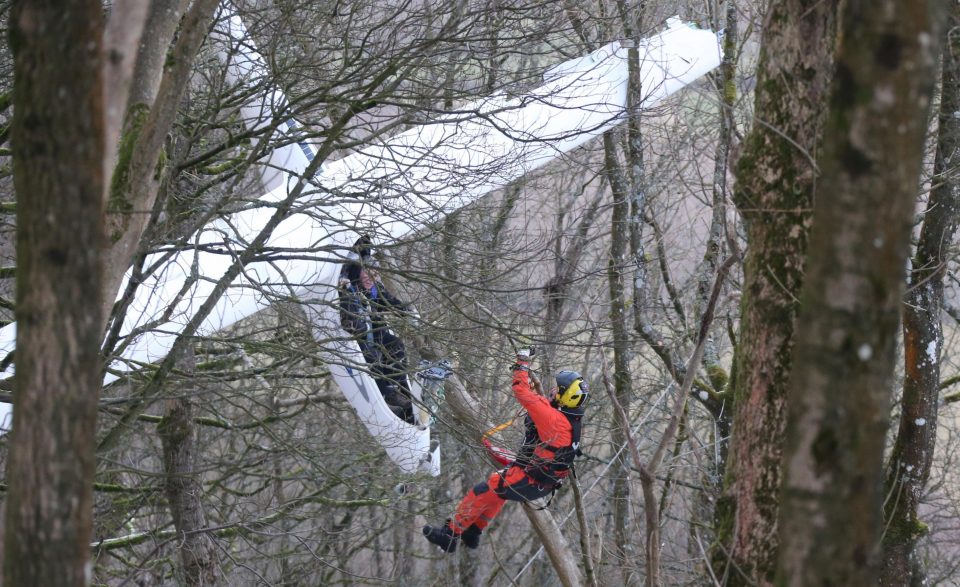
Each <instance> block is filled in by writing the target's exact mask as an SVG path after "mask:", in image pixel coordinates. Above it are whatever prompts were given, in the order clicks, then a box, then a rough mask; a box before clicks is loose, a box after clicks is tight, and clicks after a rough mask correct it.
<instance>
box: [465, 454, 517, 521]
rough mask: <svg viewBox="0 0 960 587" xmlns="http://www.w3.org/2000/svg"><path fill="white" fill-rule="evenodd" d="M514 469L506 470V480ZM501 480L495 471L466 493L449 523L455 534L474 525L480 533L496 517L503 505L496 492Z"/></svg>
mask: <svg viewBox="0 0 960 587" xmlns="http://www.w3.org/2000/svg"><path fill="white" fill-rule="evenodd" d="M514 469H516V467H511V468H510V469H507V472H506V474H505V475H506V479H509V478H510V477H511V475H514V473H513V470H514ZM521 473H522V471H521ZM501 479H503V478H502V477H501V473H500V471H495V472H494V473H492V474H491V475H490V476H489V477H488V478H487V480H486V481H482V482H480V483H477V484H476V485H474V486H473V489H471V490H470V491H468V492H467V495H465V496H464V498H463V499H462V500H460V505H458V506H457V512H456V514H454V517H453V520H452V521H451V522H450V527H451V528H452V529H453V531H454V532H455V533H456V534H460V533H462V532H463V531H464V530H466V529H467V528H469V527H470V526H472V525H476V526H477V528H478V529H479V530H481V531H482V530H483V529H484V528H486V527H487V525H489V524H490V522H492V521H493V519H494V518H495V517H497V514H499V513H500V510H501V509H502V508H503V504H504V499H503V498H502V497H501V496H500V495H498V492H497V487H499V486H500V485H501ZM506 479H504V481H503V482H504V483H506V482H508V481H507V480H506Z"/></svg>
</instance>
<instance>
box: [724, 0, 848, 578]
mask: <svg viewBox="0 0 960 587" xmlns="http://www.w3.org/2000/svg"><path fill="white" fill-rule="evenodd" d="M836 10H837V9H836V3H833V2H821V1H820V0H787V1H785V2H774V3H771V4H770V6H769V8H768V11H769V12H768V14H767V16H766V23H765V26H764V31H763V35H764V38H763V45H762V49H761V54H760V61H759V63H758V66H757V88H756V97H755V120H754V124H753V129H752V130H751V132H750V134H749V135H748V136H747V138H746V139H745V142H744V145H743V150H742V152H741V154H740V158H739V161H738V163H737V168H736V176H737V184H736V187H735V189H734V193H733V200H734V203H735V204H736V206H737V210H738V211H739V213H740V216H741V218H742V219H743V222H744V224H745V226H746V231H747V250H746V253H745V257H744V268H743V272H744V275H743V298H742V301H741V321H740V338H739V342H738V345H737V348H736V356H735V359H734V361H735V364H734V368H733V377H734V378H733V381H732V385H733V389H732V391H733V397H732V401H733V402H734V405H733V414H734V416H733V432H732V434H733V435H732V438H731V441H730V447H729V462H728V464H727V470H726V475H725V480H724V492H723V496H722V498H721V500H720V502H719V504H718V507H717V526H718V528H717V532H718V536H719V538H720V542H719V543H718V547H717V548H716V549H715V551H714V557H713V558H714V563H715V567H716V568H715V571H716V572H717V574H718V575H722V576H724V577H726V581H727V583H728V584H730V585H755V584H756V585H769V584H771V582H772V580H773V577H774V573H775V568H776V556H777V555H776V553H777V511H778V503H779V500H778V493H779V490H780V463H781V455H782V444H783V422H784V413H785V405H786V394H787V382H788V378H789V376H790V371H791V358H790V353H791V349H792V347H793V338H794V327H795V321H796V313H797V309H798V308H797V296H798V292H799V291H800V287H801V284H802V282H803V275H804V258H805V255H806V250H807V241H808V232H809V227H810V211H811V206H812V202H813V191H814V186H815V179H816V168H815V166H814V164H813V159H814V157H815V156H816V153H817V151H818V145H819V143H820V137H821V126H822V121H823V104H824V102H825V100H826V98H827V88H828V87H829V80H830V71H831V67H832V59H833V47H834V45H835V40H836ZM728 410H729V407H728Z"/></svg>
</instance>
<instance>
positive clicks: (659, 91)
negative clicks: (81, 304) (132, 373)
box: [0, 16, 720, 475]
mask: <svg viewBox="0 0 960 587" xmlns="http://www.w3.org/2000/svg"><path fill="white" fill-rule="evenodd" d="M225 22H226V26H225V27H223V28H221V29H220V31H219V34H220V35H222V36H223V37H224V41H225V42H224V46H225V47H234V48H235V49H236V48H239V49H237V51H236V52H234V53H227V52H225V53H224V59H225V61H226V62H227V66H228V75H229V77H230V78H231V79H233V80H244V81H245V82H250V81H251V80H255V79H266V72H265V71H264V66H263V63H264V61H263V59H262V57H261V56H260V55H259V54H258V53H257V52H256V51H255V49H253V48H252V47H251V45H250V43H249V40H247V39H246V34H245V30H244V28H243V24H242V22H240V20H239V18H238V17H236V16H233V17H232V18H230V19H228V20H226V21H225ZM239 39H244V42H243V43H237V42H236V41H237V40H239ZM231 41H233V42H231ZM719 51H720V49H719V43H718V39H717V35H716V34H715V33H713V32H710V31H706V30H701V29H697V28H695V27H693V26H690V25H688V24H684V23H682V22H680V21H678V20H675V19H671V20H670V21H669V22H668V26H667V27H666V29H665V30H664V31H663V32H661V33H660V34H658V35H655V36H653V37H651V38H649V39H646V40H645V41H644V42H643V43H641V44H640V46H639V54H640V68H641V75H642V76H643V78H642V79H643V80H644V83H643V87H644V89H645V98H644V101H643V104H642V106H643V107H650V106H653V105H655V104H656V103H658V102H659V101H661V100H662V99H663V98H665V97H667V96H669V95H671V94H673V93H674V92H676V91H677V90H679V89H681V88H683V87H685V86H686V85H688V84H690V83H691V82H693V81H695V80H696V79H698V78H699V77H700V76H702V75H703V74H705V73H707V72H708V71H710V70H712V69H713V68H715V67H716V66H717V65H719V61H720V53H719ZM545 78H546V81H545V83H544V85H542V86H541V87H539V88H537V89H535V90H533V91H532V92H529V93H528V94H525V95H521V96H492V97H489V98H485V99H482V100H478V101H476V102H474V103H472V104H469V105H467V106H465V107H463V108H461V109H460V110H459V111H458V112H456V113H452V114H449V115H446V116H445V117H443V118H441V119H438V120H437V121H435V122H434V123H431V124H426V125H423V126H419V127H416V128H413V129H410V130H408V131H406V132H403V133H400V134H398V135H395V136H393V137H389V138H387V139H384V140H383V141H382V142H381V143H380V144H376V145H373V146H370V147H367V148H365V149H363V150H362V151H360V152H358V153H355V154H353V155H350V156H347V157H344V158H343V159H340V160H337V161H334V162H331V163H328V164H326V165H325V166H324V167H322V168H321V170H320V172H319V174H318V175H316V176H315V177H314V178H312V179H311V183H312V184H313V186H314V187H315V188H316V189H311V190H308V192H307V193H306V195H304V197H303V198H301V200H300V201H299V202H298V206H299V208H298V212H297V213H293V214H291V215H290V216H289V217H287V218H286V219H284V220H283V221H282V222H281V223H280V224H279V225H278V226H277V227H276V228H275V230H273V232H272V233H271V235H270V238H269V239H268V241H267V244H266V246H265V247H264V251H263V253H264V254H263V255H262V256H261V258H258V259H257V260H255V261H253V262H250V263H247V264H245V265H244V267H243V268H242V271H241V273H240V275H239V276H238V277H237V278H236V279H234V280H233V281H232V282H231V284H230V287H229V288H228V289H227V291H226V292H225V293H224V294H223V295H222V296H221V297H220V298H219V299H218V300H217V301H216V305H215V306H214V309H213V311H212V312H210V313H209V315H208V316H207V317H206V318H205V319H204V320H203V321H202V324H201V325H200V327H199V328H198V331H197V333H198V334H200V335H204V334H212V333H214V332H217V331H219V330H222V329H224V328H227V327H229V326H230V325H232V324H234V323H236V322H237V321H239V320H241V319H243V318H245V317H248V316H251V315H253V314H254V313H256V312H258V311H259V310H261V309H263V308H265V307H266V306H268V305H270V304H271V303H273V302H274V301H276V300H278V299H284V300H289V299H295V300H298V301H300V302H301V303H303V304H304V307H305V309H306V312H307V315H308V317H309V318H310V319H311V320H312V321H313V331H314V335H315V338H316V339H317V341H318V342H319V343H320V346H321V348H322V351H321V352H322V353H323V354H324V357H325V359H326V360H327V361H328V364H329V366H330V369H331V372H332V373H333V375H334V377H335V379H336V381H337V384H338V385H339V386H340V389H341V390H342V391H343V393H344V395H345V396H346V397H347V399H348V400H349V401H350V403H351V405H352V406H353V407H354V408H355V409H356V411H357V414H358V416H359V417H360V419H361V421H363V423H364V424H365V425H366V427H367V429H368V430H369V431H370V433H371V434H373V435H374V436H375V437H376V438H377V439H378V441H379V442H380V443H381V444H382V445H383V446H384V448H385V450H386V451H387V453H388V455H389V456H390V458H391V459H392V460H393V461H394V462H395V463H397V465H398V466H400V468H401V469H402V470H403V471H406V472H415V471H426V472H429V473H431V474H434V475H436V474H438V473H439V449H436V450H434V451H431V450H430V431H429V428H427V427H418V426H413V425H410V424H406V423H404V422H403V421H401V420H400V419H398V418H397V417H396V416H394V414H393V413H392V412H391V411H390V410H389V408H388V407H387V405H386V403H385V402H384V401H383V398H382V397H381V396H380V394H379V393H378V392H377V387H376V385H375V384H374V382H373V380H372V378H371V377H370V376H369V375H367V374H366V373H364V372H363V370H362V368H358V367H361V366H362V365H363V359H362V356H361V354H360V351H359V349H358V348H357V345H356V343H354V342H353V341H352V340H351V339H350V338H349V336H348V335H347V334H346V333H345V332H343V331H342V330H341V328H340V326H339V320H338V319H337V316H336V309H335V300H336V293H335V288H336V283H337V279H338V276H339V272H340V267H341V265H340V263H341V261H342V260H343V258H344V257H345V255H346V251H347V250H348V249H349V247H350V246H351V245H352V244H353V242H354V241H355V239H356V238H357V234H358V232H366V231H368V230H370V229H371V228H374V227H376V228H375V232H376V234H377V235H378V236H382V237H392V238H400V237H402V236H404V235H406V234H408V233H410V232H411V231H414V230H417V229H419V228H421V227H423V226H424V225H425V224H427V223H430V222H433V221H435V220H437V219H438V218H440V217H442V216H443V215H445V214H448V213H449V212H451V211H453V210H455V209H457V208H459V207H461V206H463V205H465V204H467V203H469V202H472V201H474V200H476V199H477V198H479V197H480V196H483V195H484V194H486V193H489V192H490V191H492V190H495V189H499V188H502V187H504V186H506V185H508V184H509V183H510V182H512V181H514V180H515V179H517V178H519V177H521V176H523V175H524V174H526V173H529V172H531V171H533V170H535V169H538V168H540V167H542V166H543V165H545V164H547V163H549V162H550V161H552V160H554V159H556V158H557V157H559V156H560V155H562V154H563V153H566V152H568V151H570V150H571V149H574V148H576V147H578V146H580V145H582V144H583V143H584V142H586V141H588V140H590V139H591V138H594V137H596V136H598V135H600V134H601V133H603V132H604V131H606V130H608V129H610V128H612V127H614V126H616V125H617V124H619V123H620V122H622V120H623V119H624V116H625V108H626V85H627V50H626V49H624V48H623V47H621V46H620V45H619V43H611V44H609V45H606V46H604V47H602V48H601V49H599V50H597V51H595V52H593V53H591V54H589V55H586V56H584V57H581V58H578V59H575V60H573V61H569V62H566V63H563V64H560V65H558V66H556V67H554V68H552V69H550V70H548V71H547V74H546V76H545ZM285 103H286V101H285V98H284V96H283V95H282V93H280V92H279V91H277V90H271V91H269V92H266V93H265V94H264V96H263V97H262V98H261V99H260V100H257V101H255V102H253V103H251V104H248V105H246V106H244V107H243V110H242V114H243V116H244V119H245V120H247V121H248V126H249V128H262V127H264V126H266V125H268V124H270V122H271V121H275V120H276V119H277V117H278V116H283V114H282V112H283V106H284V105H285ZM276 132H281V133H295V132H296V127H295V124H294V123H293V122H290V123H284V124H282V125H280V128H279V129H278V131H276ZM290 136H291V137H293V138H295V134H290ZM312 155H313V151H312V149H311V148H310V147H309V145H306V144H304V143H298V142H296V141H293V142H291V143H290V144H289V145H287V146H285V147H281V148H278V149H276V150H275V151H273V152H272V154H271V155H270V156H269V157H268V158H267V160H266V161H265V162H264V168H265V170H266V171H265V172H264V173H265V176H266V179H265V185H272V186H275V189H273V190H272V191H270V192H269V193H267V194H266V195H265V196H264V197H263V198H261V200H260V204H261V205H260V206H252V207H250V208H248V209H246V210H243V211H241V212H237V213H234V214H231V215H229V216H228V217H226V218H224V219H221V220H217V221H215V222H213V223H211V224H210V225H208V226H206V227H204V228H203V229H202V230H200V231H199V232H198V233H197V234H196V235H194V237H193V238H192V239H191V241H190V246H189V247H187V248H185V250H182V251H179V252H176V253H173V254H172V255H170V256H169V257H168V258H166V257H162V256H161V255H162V253H158V254H155V255H152V256H151V257H150V258H149V259H148V261H147V263H146V266H150V265H151V264H152V263H153V262H154V261H159V260H162V261H161V263H160V269H159V270H157V271H154V272H153V273H151V274H150V275H149V276H148V277H147V279H146V280H145V282H144V283H143V284H142V285H141V286H140V287H139V289H138V293H137V295H136V297H135V300H134V302H133V304H132V306H131V308H130V310H129V311H128V313H127V316H126V319H125V322H124V325H123V330H122V332H123V334H124V336H125V340H124V343H123V344H124V346H123V348H122V353H121V356H120V357H119V358H118V359H117V360H115V361H114V362H113V364H112V365H111V367H112V368H113V369H115V370H117V371H120V372H123V371H126V370H129V369H132V368H135V367H136V365H137V364H139V363H154V362H157V361H160V360H162V359H163V358H164V357H166V355H167V353H168V352H169V350H170V348H171V347H172V345H173V343H174V341H175V340H176V339H177V337H178V336H179V335H180V333H182V332H183V331H184V329H185V328H186V326H187V324H188V322H189V321H190V320H191V318H192V317H193V316H194V315H195V312H196V310H197V308H199V306H201V305H202V304H203V303H204V302H206V301H207V300H208V299H209V297H210V296H211V294H212V293H213V290H214V287H215V284H216V282H217V281H218V280H219V279H220V278H221V276H223V275H224V274H225V273H226V272H227V271H228V269H229V268H230V266H231V265H232V264H233V263H234V261H235V260H236V258H237V256H238V255H239V254H240V252H241V251H243V250H245V249H246V248H247V244H248V243H250V242H251V241H252V240H253V239H254V238H255V237H256V236H257V235H258V234H259V233H260V231H261V230H262V229H263V227H264V226H266V225H267V223H268V221H269V220H270V218H271V217H272V215H273V214H274V212H275V206H274V204H276V203H277V202H279V201H281V200H283V199H284V198H286V197H287V195H288V194H289V193H290V189H292V187H293V186H294V185H295V184H296V182H297V181H298V180H299V178H300V177H301V176H302V175H303V173H304V170H306V168H307V166H308V164H309V161H310V159H311V158H312ZM357 195H359V196H360V197H354V196H357ZM371 196H373V197H371ZM291 251H296V254H295V255H285V254H281V253H290V252H291ZM337 251H340V252H339V253H337ZM15 328H16V327H15V324H11V325H9V326H7V327H4V328H3V329H0V356H2V353H3V352H9V351H12V350H13V348H14V345H15ZM9 374H10V373H9V370H8V373H6V375H9ZM114 378H115V376H112V375H108V376H107V378H106V382H109V381H111V380H113V379H114ZM3 407H4V405H3V404H0V420H2V419H3V418H4V416H6V415H8V414H4V413H3V412H2V408H3Z"/></svg>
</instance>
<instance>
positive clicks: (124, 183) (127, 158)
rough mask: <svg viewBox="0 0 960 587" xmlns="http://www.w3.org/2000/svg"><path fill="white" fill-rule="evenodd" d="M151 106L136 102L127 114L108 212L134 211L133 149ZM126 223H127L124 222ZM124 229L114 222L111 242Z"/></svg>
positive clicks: (111, 183)
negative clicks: (131, 194) (132, 196)
mask: <svg viewBox="0 0 960 587" xmlns="http://www.w3.org/2000/svg"><path fill="white" fill-rule="evenodd" d="M149 112H150V108H149V107H148V106H147V105H146V104H134V105H133V106H132V107H131V108H130V112H129V113H128V115H127V121H126V124H125V125H124V128H125V130H124V132H123V135H122V136H121V137H120V144H119V145H118V146H117V166H116V168H115V170H114V172H113V179H112V180H111V182H110V196H109V198H108V199H107V212H108V213H110V214H117V215H125V214H130V213H131V212H133V202H131V201H130V185H129V184H130V166H131V164H132V162H133V151H134V149H135V148H136V145H137V142H138V140H139V139H140V133H141V132H142V131H143V126H144V124H145V123H146V121H147V115H148V114H149ZM123 224H124V225H125V224H126V223H123ZM123 232H124V231H123V230H122V229H121V228H120V227H119V225H117V224H114V225H113V229H112V230H111V234H110V235H109V237H110V241H111V242H114V243H115V242H117V241H118V240H120V239H121V238H122V237H123Z"/></svg>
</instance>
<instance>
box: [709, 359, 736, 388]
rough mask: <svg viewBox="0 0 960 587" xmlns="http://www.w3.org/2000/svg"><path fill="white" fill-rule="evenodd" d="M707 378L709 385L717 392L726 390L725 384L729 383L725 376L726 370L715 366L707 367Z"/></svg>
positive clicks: (727, 377) (728, 378) (727, 376)
mask: <svg viewBox="0 0 960 587" xmlns="http://www.w3.org/2000/svg"><path fill="white" fill-rule="evenodd" d="M707 377H709V378H710V383H711V384H712V385H713V388H714V389H715V390H717V391H723V390H724V389H726V388H727V383H728V382H729V381H730V377H729V375H727V371H726V369H724V368H723V367H721V366H720V365H717V364H712V365H708V366H707Z"/></svg>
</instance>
